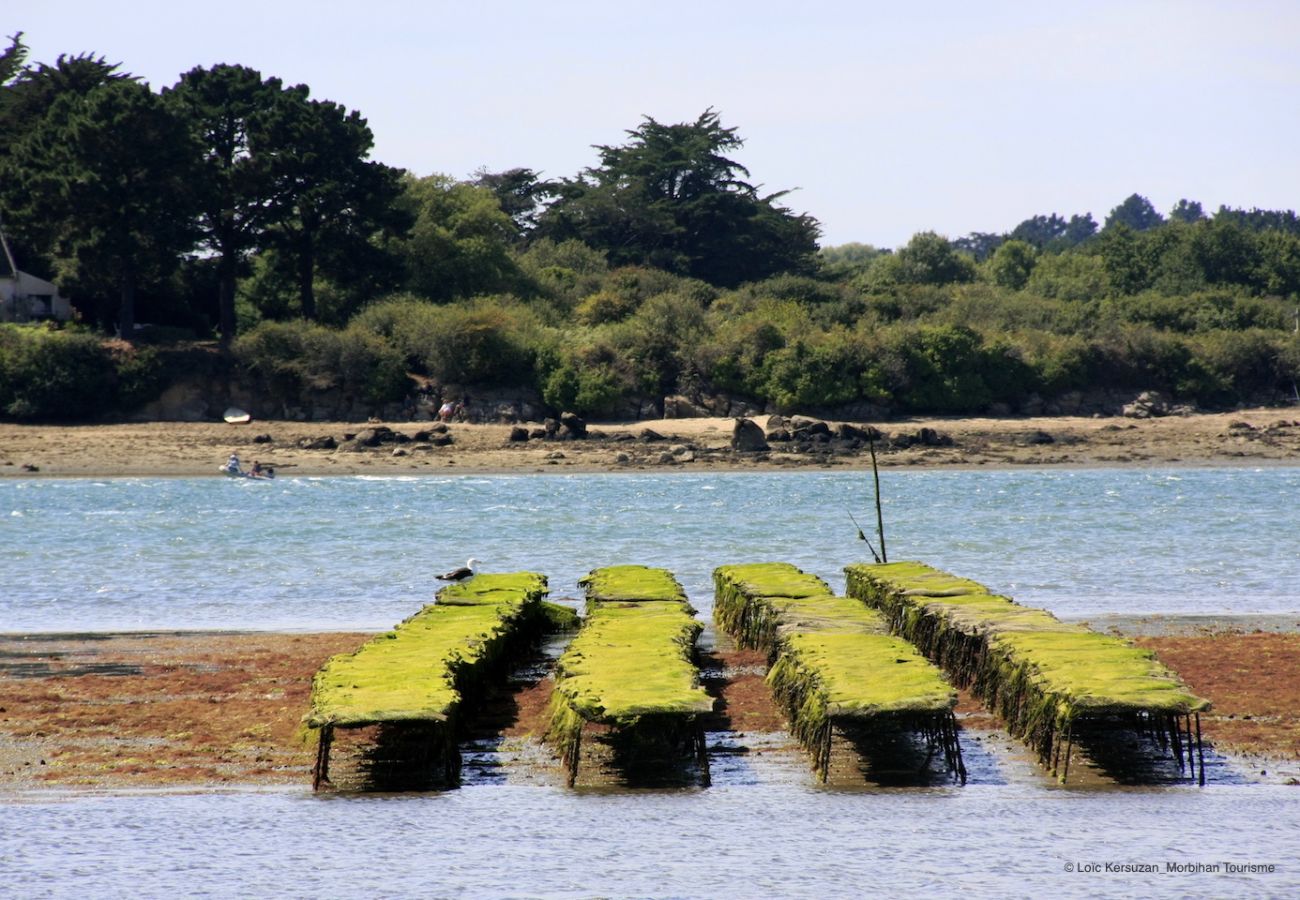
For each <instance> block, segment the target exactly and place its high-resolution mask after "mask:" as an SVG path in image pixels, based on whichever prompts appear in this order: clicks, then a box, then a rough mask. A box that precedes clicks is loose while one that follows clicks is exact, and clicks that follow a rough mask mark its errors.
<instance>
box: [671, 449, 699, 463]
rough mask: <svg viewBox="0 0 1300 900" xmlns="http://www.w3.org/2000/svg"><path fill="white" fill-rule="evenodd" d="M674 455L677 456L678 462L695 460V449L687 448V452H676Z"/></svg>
mask: <svg viewBox="0 0 1300 900" xmlns="http://www.w3.org/2000/svg"><path fill="white" fill-rule="evenodd" d="M673 456H675V457H677V461H678V462H684V463H688V462H695V451H694V450H687V451H686V452H685V453H674V454H673Z"/></svg>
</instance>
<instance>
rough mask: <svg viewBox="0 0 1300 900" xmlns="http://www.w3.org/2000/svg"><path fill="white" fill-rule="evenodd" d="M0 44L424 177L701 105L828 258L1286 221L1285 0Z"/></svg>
mask: <svg viewBox="0 0 1300 900" xmlns="http://www.w3.org/2000/svg"><path fill="white" fill-rule="evenodd" d="M24 7H25V8H24ZM20 10H21V11H20ZM0 27H3V30H4V33H5V34H6V35H9V34H12V33H13V32H15V31H18V30H21V31H24V32H25V33H26V34H25V37H24V40H25V41H26V43H27V44H28V46H29V47H30V48H31V57H30V58H31V59H32V60H34V61H53V60H54V59H55V58H56V57H57V56H58V55H59V54H60V53H73V54H75V53H79V52H83V51H93V52H95V53H97V54H103V55H104V56H106V57H108V58H109V59H110V60H111V61H115V62H117V61H120V62H121V63H123V65H124V67H125V68H126V69H127V70H129V71H131V72H134V73H136V74H138V75H140V76H142V77H143V78H145V79H146V80H147V81H148V82H150V83H151V84H152V85H153V86H154V87H155V88H159V87H163V86H167V85H170V84H173V83H174V82H175V81H176V79H177V77H178V76H179V75H180V73H181V72H183V71H186V70H188V69H190V68H192V67H193V66H196V65H212V64H214V63H218V62H231V63H242V64H244V65H248V66H253V67H255V68H258V69H260V70H261V71H262V73H263V74H264V75H277V76H279V77H281V78H283V79H284V80H285V81H286V82H291V83H298V82H303V83H306V84H308V85H310V86H311V88H312V91H313V95H314V96H316V97H320V98H324V99H330V100H336V101H338V102H339V103H342V104H344V105H346V106H348V107H349V108H352V109H358V110H360V111H361V112H362V114H363V115H365V116H366V117H367V118H368V120H369V122H370V126H371V128H372V129H373V130H374V133H375V139H376V140H375V152H374V158H376V159H380V160H383V161H384V162H387V163H390V164H392V165H396V166H403V167H405V168H408V169H411V170H412V171H414V172H416V173H417V174H421V175H423V174H428V173H431V172H444V173H447V174H450V175H454V176H456V177H465V176H467V175H469V174H470V173H471V172H473V171H474V170H475V169H477V168H479V167H480V166H486V167H488V168H489V169H491V170H500V169H504V168H509V167H513V166H529V167H532V168H534V169H539V170H541V171H543V172H544V173H546V174H547V175H549V176H561V175H573V174H575V173H576V172H577V171H578V170H579V169H581V168H583V167H584V166H588V165H592V164H593V163H594V162H595V161H596V156H595V152H594V151H593V150H592V149H591V145H592V144H608V143H620V142H621V141H622V140H623V139H624V135H623V132H624V130H626V129H629V128H633V127H635V126H636V125H637V123H638V122H639V121H640V117H641V116H642V115H650V116H653V117H655V118H656V119H658V120H660V121H662V122H677V121H684V120H691V119H694V118H695V117H696V116H697V115H698V114H699V113H700V112H701V111H703V110H704V109H705V108H706V107H709V106H712V107H714V108H716V109H718V110H720V111H721V112H722V116H723V122H724V124H727V125H734V126H737V127H738V128H739V131H740V134H741V136H742V137H744V138H745V140H746V145H745V147H744V148H743V149H742V150H741V151H740V152H739V153H738V154H736V158H737V159H738V160H739V161H740V162H742V163H744V164H745V165H747V166H748V167H749V168H750V170H751V172H752V174H753V177H754V179H755V180H756V181H758V182H761V183H762V184H763V185H764V186H765V187H766V188H767V189H768V190H772V191H775V190H778V189H784V188H799V190H798V191H796V192H795V193H793V194H791V195H790V196H789V197H787V199H786V202H787V203H788V204H789V205H790V206H791V207H792V208H793V209H795V210H796V211H799V212H809V213H811V214H812V215H814V216H816V217H817V218H818V219H819V220H820V221H821V222H822V225H823V230H824V235H823V244H841V243H845V242H848V241H862V242H865V243H871V244H876V245H878V246H886V247H893V246H898V245H901V244H903V243H905V242H906V241H907V239H908V238H909V237H910V236H911V235H912V234H913V233H915V232H917V231H920V230H926V229H933V230H936V231H939V232H940V233H942V234H945V235H947V236H949V237H959V236H961V235H963V234H965V233H967V232H970V231H1005V230H1007V229H1010V228H1012V227H1013V226H1015V225H1016V223H1017V222H1019V221H1020V220H1021V219H1024V218H1026V217H1028V216H1030V215H1034V214H1037V213H1050V212H1059V213H1062V214H1064V215H1069V214H1072V213H1083V212H1091V213H1092V214H1093V215H1094V216H1095V217H1096V218H1097V220H1098V221H1099V222H1100V221H1101V219H1102V218H1103V217H1104V216H1105V214H1106V213H1107V212H1108V211H1109V210H1110V209H1111V207H1113V206H1115V205H1116V204H1117V203H1119V202H1120V201H1121V200H1122V199H1123V198H1124V197H1126V196H1128V195H1129V194H1130V193H1133V192H1134V191H1137V192H1138V193H1141V194H1143V195H1145V196H1147V197H1149V198H1150V199H1151V201H1152V202H1153V203H1154V204H1155V205H1156V207H1157V208H1158V209H1160V210H1161V211H1162V212H1166V211H1168V209H1169V207H1170V206H1172V205H1173V204H1174V203H1175V202H1176V201H1177V200H1178V199H1179V198H1181V197H1187V198H1189V199H1193V200H1200V201H1201V202H1202V203H1203V204H1204V205H1205V207H1206V209H1207V210H1212V209H1214V208H1217V207H1218V205H1219V204H1220V203H1227V204H1229V205H1232V206H1245V207H1250V206H1260V207H1265V208H1286V209H1294V208H1296V207H1297V206H1300V156H1298V154H1297V150H1298V149H1300V115H1297V113H1300V3H1296V2H1289V0H1276V2H1265V0H1258V2H1251V0H1241V2H1227V0H1225V2H1219V3H1211V2H1196V0H1187V2H1173V0H1169V2H1158V0H1127V2H1096V3H1074V4H1069V5H1068V7H1067V6H1066V5H1065V4H1057V3H1044V2H1041V0H1040V2H1036V3H1034V2H1019V3H1016V2H986V3H971V2H921V3H908V4H902V3H888V4H886V3H875V2H857V3H852V2H822V0H804V2H801V3H790V2H779V3H777V2H746V3H718V2H709V0H694V2H680V0H659V2H656V3H654V4H648V3H647V4H638V5H637V6H636V8H635V9H632V8H630V7H629V6H628V5H620V4H618V3H616V2H611V0H601V2H585V0H549V2H528V3H525V2H508V0H479V2H474V3H469V2H457V3H447V2H424V3H419V2H409V3H408V2H400V0H371V2H368V3H361V2H356V0H352V2H336V0H313V2H306V0H262V2H258V3H252V2H247V0H221V2H209V3H202V4H198V3H192V2H183V0H165V2H164V0H124V2H120V3H104V2H102V0H43V2H41V3H39V4H38V3H34V2H33V3H27V4H17V3H14V4H7V7H6V9H5V10H4V11H3V12H0Z"/></svg>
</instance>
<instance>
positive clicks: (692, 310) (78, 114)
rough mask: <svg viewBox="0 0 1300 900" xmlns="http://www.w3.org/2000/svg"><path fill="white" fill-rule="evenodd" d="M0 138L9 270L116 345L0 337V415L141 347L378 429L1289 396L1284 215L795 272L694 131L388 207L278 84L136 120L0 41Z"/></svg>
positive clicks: (228, 81) (672, 132)
mask: <svg viewBox="0 0 1300 900" xmlns="http://www.w3.org/2000/svg"><path fill="white" fill-rule="evenodd" d="M0 127H3V129H4V131H3V133H4V134H6V135H10V136H15V137H14V138H13V139H12V140H6V141H5V142H4V143H2V144H0V210H2V211H3V226H4V229H5V232H6V234H8V235H9V237H10V242H11V244H12V245H13V246H14V249H15V251H16V254H17V255H18V256H19V258H20V260H21V262H20V265H21V267H22V268H23V269H25V270H26V271H30V272H33V274H37V275H43V276H47V277H54V278H56V279H57V280H58V281H59V283H60V285H61V286H63V288H64V292H65V293H68V294H70V295H71V296H73V297H74V302H75V303H76V305H77V306H78V308H79V309H80V310H81V311H82V313H83V316H84V317H85V319H86V320H87V324H88V325H90V326H93V327H95V328H98V329H101V330H103V331H107V332H111V331H117V333H119V334H120V335H121V336H122V337H124V338H126V339H127V343H125V344H122V343H119V344H105V345H102V346H101V349H100V351H99V353H100V354H101V357H102V358H101V359H100V360H99V362H95V363H94V364H93V365H92V364H91V363H89V362H87V361H86V360H87V358H86V357H85V354H86V353H90V352H91V351H90V350H89V349H88V348H89V347H90V344H91V343H93V341H90V342H87V341H83V340H82V339H81V338H76V337H74V336H71V335H67V334H64V335H60V336H58V340H56V339H55V337H54V336H53V335H48V334H45V333H35V332H31V330H30V329H26V330H15V329H13V328H9V329H0V408H2V409H3V410H4V411H5V412H6V413H7V414H8V415H11V416H20V417H48V416H51V415H59V414H62V415H82V414H83V413H81V412H74V411H72V410H71V409H67V408H64V407H61V406H60V404H59V402H58V401H57V399H51V398H57V396H59V391H58V390H55V389H54V388H49V389H46V388H45V387H42V386H40V385H34V384H33V382H34V381H35V380H39V379H41V378H44V379H45V383H46V384H51V385H52V384H61V383H64V382H66V381H67V380H68V379H71V380H73V381H75V380H76V379H75V376H73V375H68V374H66V373H67V372H69V371H74V372H75V371H87V372H90V371H100V370H98V369H96V366H101V367H102V366H108V367H109V369H110V370H111V371H112V372H113V373H114V374H113V376H112V377H111V378H102V377H101V378H100V383H101V385H105V386H107V387H102V388H101V390H109V389H110V388H111V390H113V391H115V392H116V393H114V394H113V396H112V397H110V398H108V400H103V398H101V400H100V401H99V405H98V406H97V407H92V408H98V409H103V408H105V404H107V405H108V406H112V405H113V404H114V403H116V404H117V405H119V406H124V405H129V403H131V402H135V401H136V399H138V398H139V396H140V395H141V394H142V393H147V391H148V389H149V385H151V384H152V385H155V386H156V385H157V384H158V383H160V381H161V379H162V378H163V377H164V374H163V373H161V370H160V369H159V367H158V365H157V363H156V360H153V357H152V356H151V354H150V352H149V351H148V350H147V348H146V349H142V348H141V347H140V344H141V343H142V341H143V340H146V339H148V340H154V341H157V340H159V339H163V340H166V339H173V338H175V339H179V338H185V337H197V338H213V337H215V338H218V339H219V340H220V341H221V342H222V343H223V345H226V346H228V347H229V351H230V354H231V358H232V359H233V360H234V362H235V365H237V366H238V367H239V370H240V371H241V372H243V373H244V374H245V375H246V376H247V377H249V378H250V379H255V380H259V381H260V383H262V384H263V385H265V386H266V387H267V389H273V390H276V391H279V392H294V391H300V392H306V391H312V390H323V389H330V390H340V391H343V392H345V393H348V394H349V395H351V396H354V397H356V398H357V399H358V400H359V401H361V402H364V403H366V404H371V405H373V406H374V407H375V408H376V409H379V408H382V407H383V406H384V405H385V404H389V403H393V402H396V401H399V400H400V399H401V398H402V397H404V396H405V395H406V394H407V393H408V392H409V391H410V390H411V388H412V382H411V381H410V379H409V377H408V373H410V374H414V375H417V376H420V377H422V378H424V379H427V380H429V381H431V382H432V383H433V384H434V385H435V386H436V387H439V388H441V389H443V390H444V391H454V390H466V389H472V388H478V387H483V386H497V387H504V388H516V389H520V390H535V391H537V392H538V393H539V394H540V395H541V397H542V398H543V399H544V400H545V402H546V403H547V404H549V405H551V406H553V407H555V408H557V409H559V408H564V409H572V410H574V411H577V412H580V413H585V414H589V415H626V414H628V413H629V412H630V411H633V410H636V409H639V408H641V407H642V405H643V404H644V402H645V401H647V400H648V401H651V402H653V401H656V400H659V399H662V397H664V396H665V395H669V394H685V395H687V396H702V395H710V394H728V395H732V396H736V397H741V398H745V399H748V400H752V401H755V402H757V403H766V404H770V405H771V406H773V407H778V408H781V409H786V410H794V409H809V410H813V409H816V410H826V411H830V410H834V409H837V408H845V407H853V406H857V407H859V408H861V407H862V405H863V404H870V405H872V406H874V407H879V408H882V409H888V410H897V411H916V412H947V413H962V412H977V411H982V410H986V409H989V408H990V407H994V408H998V405H1001V407H1005V408H1006V409H1008V410H1011V411H1015V410H1018V409H1022V408H1028V406H1029V405H1032V404H1035V403H1036V402H1037V398H1046V399H1052V398H1057V397H1061V396H1063V395H1067V394H1070V393H1071V392H1080V393H1082V392H1088V391H1095V390H1097V389H1104V388H1113V389H1116V390H1140V389H1152V388H1154V389H1159V390H1163V391H1165V392H1167V393H1169V394H1171V395H1173V396H1174V397H1175V398H1177V399H1180V400H1182V401H1186V402H1194V403H1198V404H1200V405H1202V406H1223V405H1226V404H1232V403H1236V402H1242V401H1247V402H1268V401H1270V400H1271V401H1276V400H1280V399H1282V398H1284V397H1286V396H1290V395H1292V394H1293V393H1294V391H1295V382H1296V380H1297V378H1300V337H1298V336H1297V333H1296V331H1297V312H1296V308H1297V305H1298V302H1300V301H1298V298H1300V222H1298V221H1297V218H1296V216H1295V214H1294V213H1292V212H1290V211H1269V210H1250V211H1244V210H1235V209H1229V208H1220V209H1219V210H1218V211H1217V212H1215V213H1213V214H1212V215H1206V214H1205V212H1204V211H1203V210H1202V209H1201V207H1200V205H1199V204H1197V203H1195V202H1192V201H1187V200H1184V201H1180V203H1179V204H1178V205H1177V206H1175V207H1174V209H1172V210H1171V211H1170V213H1169V214H1168V215H1167V216H1164V215H1161V214H1160V213H1159V212H1157V211H1156V210H1155V209H1154V208H1153V207H1152V205H1151V204H1150V203H1149V202H1148V201H1147V200H1146V199H1145V198H1142V197H1140V196H1138V195H1136V194H1135V195H1133V196H1131V197H1129V198H1127V199H1126V200H1124V201H1123V202H1122V203H1120V204H1119V205H1117V206H1116V207H1115V208H1114V209H1113V210H1111V212H1110V213H1109V215H1107V216H1106V218H1105V220H1104V222H1103V223H1102V224H1101V225H1098V224H1097V222H1096V221H1095V220H1094V219H1093V217H1092V216H1091V214H1086V213H1085V214H1078V215H1072V216H1070V217H1069V218H1066V217H1064V216H1060V215H1056V214H1052V215H1045V216H1035V217H1032V218H1030V219H1027V220H1025V221H1024V222H1022V223H1020V224H1019V225H1017V226H1016V227H1015V228H1013V229H1011V230H1009V231H1008V232H1007V233H1005V234H983V233H976V234H970V235H967V236H965V237H961V238H958V239H956V240H948V239H946V238H944V237H942V236H940V235H937V234H934V233H922V234H918V235H916V236H915V237H913V238H912V240H911V241H910V242H909V243H908V244H907V245H906V246H904V247H902V248H899V249H898V250H897V251H896V252H891V251H889V250H883V249H878V248H874V247H870V246H867V245H861V244H850V245H844V246H840V247H830V248H825V249H821V250H819V249H818V246H817V239H818V236H819V226H818V223H817V222H816V220H815V219H813V218H812V217H810V216H807V215H801V214H797V213H795V212H793V211H792V210H790V209H789V208H787V207H786V206H785V205H784V203H785V195H784V194H783V193H781V192H778V193H773V194H763V193H762V192H761V191H760V190H759V189H758V188H757V187H756V186H755V185H754V184H752V183H751V181H750V175H749V173H748V171H746V170H745V168H744V167H743V166H741V165H740V164H738V163H737V162H735V161H734V160H732V159H730V158H729V154H731V153H733V152H734V151H735V150H736V149H737V148H739V147H740V146H741V143H742V141H741V139H740V137H739V136H738V135H737V133H736V130H735V129H734V128H729V127H725V126H724V125H723V124H722V122H721V119H720V116H719V114H718V113H717V112H715V111H713V110H706V111H705V112H704V113H703V114H702V115H701V116H700V117H698V118H697V119H696V120H695V121H694V122H687V123H679V124H673V125H665V124H662V123H660V122H657V121H656V120H654V119H652V118H646V119H644V120H643V121H642V123H641V124H640V125H639V126H637V127H636V128H634V129H632V130H630V131H628V132H627V141H626V142H625V143H624V144H622V145H619V146H601V147H597V148H596V150H597V156H598V164H597V165H595V166H593V167H591V168H588V169H585V170H583V171H582V172H580V173H577V174H576V175H574V176H572V177H566V178H559V179H553V180H548V179H545V178H543V177H542V176H541V175H540V174H539V173H536V172H534V171H532V170H530V169H526V168H517V169H512V170H509V171H506V172H496V173H493V172H486V171H480V172H478V173H475V175H474V176H473V177H471V178H469V179H464V180H458V179H455V178H451V177H447V176H441V175H434V176H428V177H416V176H414V175H412V174H410V173H406V172H402V171H399V170H396V169H392V168H390V167H388V166H384V165H382V164H380V163H377V162H373V161H370V160H369V159H368V155H369V151H370V147H371V144H372V140H373V139H372V135H371V133H370V131H369V128H368V126H367V125H366V122H365V120H364V119H363V118H362V117H361V116H360V115H359V113H357V112H355V111H348V110H346V109H344V108H343V107H341V106H339V105H338V104H334V103H330V102H328V101H319V100H314V99H312V98H311V96H310V91H309V90H308V89H307V88H306V87H305V86H285V85H284V84H282V83H281V82H280V80H279V79H276V78H272V77H264V76H262V75H261V74H260V73H258V72H255V71H253V70H250V69H246V68H244V67H240V66H224V65H223V66H215V67H212V68H211V69H201V68H200V69H194V70H192V71H190V72H188V73H186V74H185V75H183V76H181V78H180V79H179V81H178V82H177V83H176V84H175V85H173V86H171V87H168V88H166V89H164V90H162V91H160V92H154V91H153V90H152V89H150V88H149V87H148V86H146V85H143V84H141V83H140V82H139V81H138V80H136V79H134V78H132V77H130V76H129V75H127V74H125V73H123V72H121V71H120V68H119V67H118V66H115V65H112V64H109V63H107V62H105V61H104V60H103V59H101V58H96V57H92V56H78V57H61V58H60V59H59V60H58V61H56V62H55V63H53V64H40V65H35V66H29V65H27V64H26V61H25V50H24V48H23V46H22V43H21V40H20V39H19V38H18V37H15V38H14V39H13V40H12V42H11V46H10V48H9V50H8V52H7V53H6V54H5V55H4V56H3V57H2V58H0ZM136 321H147V322H149V323H151V325H152V326H153V327H152V328H151V329H149V330H148V331H145V332H139V333H137V330H136V328H135V327H134V323H135V322H136ZM20 331H21V333H20ZM74 347H75V348H76V349H75V352H74V350H73V349H71V348H74ZM42 348H44V349H42ZM77 354H81V355H80V356H78V355H77ZM65 357H66V358H67V359H68V360H73V362H68V363H67V364H66V365H63V366H62V367H61V368H60V366H58V365H54V364H53V363H52V362H51V360H56V359H64V358H65ZM42 366H43V367H44V370H45V372H46V374H45V375H41V374H40V372H41V370H42ZM105 371H107V370H105ZM50 372H61V373H64V374H62V375H60V376H59V378H62V379H63V381H59V379H56V378H54V377H53V376H51V375H49V373H50ZM166 377H171V373H166Z"/></svg>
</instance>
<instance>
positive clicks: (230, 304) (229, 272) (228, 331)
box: [217, 251, 237, 347]
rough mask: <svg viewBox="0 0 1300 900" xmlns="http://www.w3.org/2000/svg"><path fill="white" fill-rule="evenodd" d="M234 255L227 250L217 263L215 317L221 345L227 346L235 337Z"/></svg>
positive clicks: (235, 263)
mask: <svg viewBox="0 0 1300 900" xmlns="http://www.w3.org/2000/svg"><path fill="white" fill-rule="evenodd" d="M236 265H237V262H236V259H235V255H234V253H232V252H229V251H227V252H226V253H223V254H222V256H221V262H220V263H218V265H217V319H218V327H219V328H220V331H221V346H223V347H229V346H230V342H231V341H233V340H234V339H235V267H236Z"/></svg>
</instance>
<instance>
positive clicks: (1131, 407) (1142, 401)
mask: <svg viewBox="0 0 1300 900" xmlns="http://www.w3.org/2000/svg"><path fill="white" fill-rule="evenodd" d="M1120 415H1122V416H1124V417H1126V418H1129V419H1150V418H1157V417H1160V416H1167V415H1169V401H1168V400H1166V399H1165V397H1164V395H1163V394H1161V393H1160V392H1159V391H1143V392H1142V393H1140V394H1138V395H1137V396H1136V397H1134V398H1133V402H1132V403H1125V404H1124V406H1123V407H1122V408H1121V409H1120Z"/></svg>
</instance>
